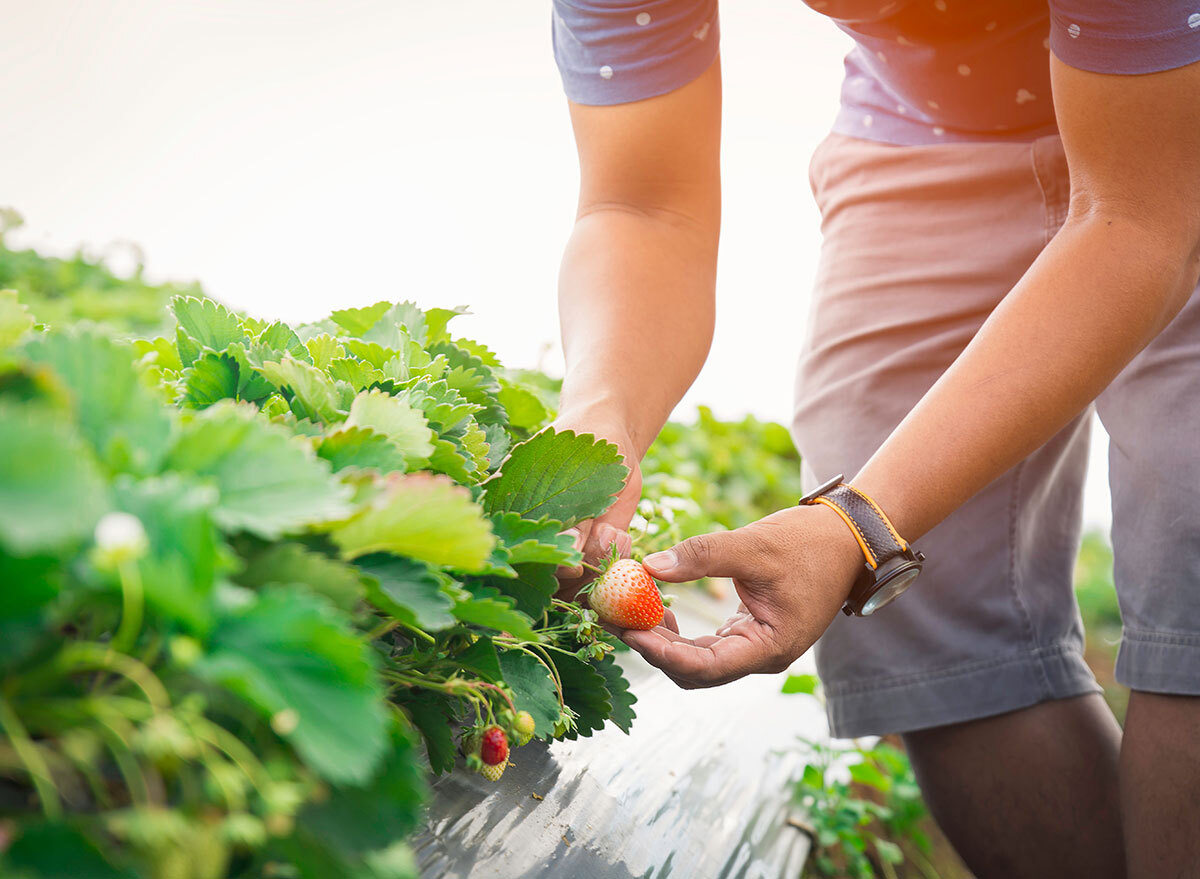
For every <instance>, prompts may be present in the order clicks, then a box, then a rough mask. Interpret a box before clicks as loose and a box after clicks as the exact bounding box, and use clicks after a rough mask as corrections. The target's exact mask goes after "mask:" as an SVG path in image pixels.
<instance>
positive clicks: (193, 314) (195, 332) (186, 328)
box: [171, 296, 246, 366]
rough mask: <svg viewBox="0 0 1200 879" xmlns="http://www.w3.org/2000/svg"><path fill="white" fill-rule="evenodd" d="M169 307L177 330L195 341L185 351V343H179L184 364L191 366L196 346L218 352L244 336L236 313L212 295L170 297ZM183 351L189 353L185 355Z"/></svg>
mask: <svg viewBox="0 0 1200 879" xmlns="http://www.w3.org/2000/svg"><path fill="white" fill-rule="evenodd" d="M171 311H173V312H174V313H175V320H176V322H177V323H178V328H179V330H180V331H181V332H182V333H184V334H185V335H186V336H187V338H188V339H190V340H191V341H192V342H193V343H195V344H194V345H191V346H187V347H188V351H187V352H185V351H184V347H185V346H184V345H182V344H181V345H180V351H179V355H180V359H181V360H182V362H183V365H184V366H191V365H192V360H194V359H195V358H196V357H197V356H199V351H198V350H196V349H197V347H198V348H200V349H203V348H209V349H211V350H213V351H217V352H220V351H224V350H225V349H226V348H227V347H228V346H229V345H231V344H232V343H234V342H244V341H245V339H246V333H245V331H244V330H243V329H242V322H241V321H240V320H238V318H237V315H235V314H233V313H232V312H231V311H229V310H228V309H227V308H225V306H223V305H220V304H218V303H216V302H213V301H212V300H211V299H197V298H196V297H194V296H176V297H175V298H174V299H172V300H171ZM185 353H187V354H191V356H190V357H187V356H184V355H185Z"/></svg>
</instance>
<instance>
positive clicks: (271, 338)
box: [254, 320, 308, 360]
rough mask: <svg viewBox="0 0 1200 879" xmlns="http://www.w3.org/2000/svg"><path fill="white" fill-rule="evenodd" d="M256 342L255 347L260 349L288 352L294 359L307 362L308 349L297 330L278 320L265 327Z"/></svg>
mask: <svg viewBox="0 0 1200 879" xmlns="http://www.w3.org/2000/svg"><path fill="white" fill-rule="evenodd" d="M254 341H255V345H256V346H257V347H259V348H263V349H269V350H271V351H279V352H280V353H282V352H284V351H287V352H289V353H290V354H291V355H292V356H293V357H296V358H299V359H300V360H305V359H307V357H308V349H307V348H306V347H305V346H304V343H303V342H301V341H300V337H299V336H297V335H296V332H295V330H293V329H292V328H291V327H289V326H288V325H287V324H285V323H284V322H283V321H278V320H277V321H275V322H274V323H272V324H270V325H268V326H267V327H265V328H264V329H263V331H262V332H261V333H259V334H258V338H257V339H255V340H254ZM273 359H274V358H273Z"/></svg>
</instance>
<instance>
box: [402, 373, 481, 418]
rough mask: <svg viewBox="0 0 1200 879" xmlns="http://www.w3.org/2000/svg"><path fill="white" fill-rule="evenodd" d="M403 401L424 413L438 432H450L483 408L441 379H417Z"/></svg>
mask: <svg viewBox="0 0 1200 879" xmlns="http://www.w3.org/2000/svg"><path fill="white" fill-rule="evenodd" d="M404 399H405V400H407V401H408V403H409V404H411V405H412V406H413V407H415V408H417V409H420V410H421V411H422V412H424V413H425V418H426V419H427V420H428V421H429V423H430V424H431V425H433V426H434V427H436V428H437V429H438V430H439V431H446V430H450V429H451V428H454V427H456V426H457V425H458V424H459V423H460V422H462V421H465V420H466V419H467V418H469V417H471V416H472V415H474V414H475V413H476V412H478V411H479V410H480V409H482V408H483V407H482V406H480V405H479V404H477V403H472V402H471V401H470V400H468V399H467V398H466V397H464V396H462V395H461V394H460V393H459V392H458V391H456V390H454V389H453V388H452V387H450V385H448V384H446V382H445V381H444V380H442V379H438V380H436V381H430V380H429V379H425V378H423V379H419V380H418V381H416V382H414V383H413V384H412V385H410V386H409V387H408V388H407V389H406V390H405V392H404Z"/></svg>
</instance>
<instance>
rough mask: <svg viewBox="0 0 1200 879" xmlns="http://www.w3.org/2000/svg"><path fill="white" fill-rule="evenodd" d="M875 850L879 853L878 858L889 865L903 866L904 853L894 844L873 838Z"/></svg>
mask: <svg viewBox="0 0 1200 879" xmlns="http://www.w3.org/2000/svg"><path fill="white" fill-rule="evenodd" d="M875 850H876V851H877V852H879V857H880V859H882V860H883V861H885V862H887V863H889V864H903V863H904V851H903V849H901V848H900V846H898V845H896V843H894V842H888V841H887V840H886V839H880V838H879V837H878V836H877V837H875Z"/></svg>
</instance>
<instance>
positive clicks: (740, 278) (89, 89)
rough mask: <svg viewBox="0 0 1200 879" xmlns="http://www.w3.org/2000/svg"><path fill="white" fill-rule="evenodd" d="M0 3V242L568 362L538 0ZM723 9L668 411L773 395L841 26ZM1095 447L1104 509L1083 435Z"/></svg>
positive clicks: (723, 409)
mask: <svg viewBox="0 0 1200 879" xmlns="http://www.w3.org/2000/svg"><path fill="white" fill-rule="evenodd" d="M0 21H3V27H2V28H0V65H2V68H0V69H2V70H3V72H4V78H5V87H4V88H3V89H0V204H8V205H11V206H13V207H15V208H17V209H18V210H19V211H21V213H23V214H24V216H25V218H26V221H27V228H26V229H25V230H23V232H22V233H21V234H20V235H19V236H14V238H13V240H14V242H17V243H22V244H33V245H36V246H38V247H40V248H43V249H45V250H47V251H52V252H66V251H69V250H71V249H73V248H74V247H75V246H76V245H78V244H81V243H82V244H85V245H87V246H88V247H89V249H91V250H93V251H95V252H99V251H102V250H104V249H106V248H110V247H111V246H112V245H113V244H114V242H120V241H131V242H136V243H137V245H139V246H140V247H141V248H143V249H144V252H145V253H146V255H147V267H148V271H149V274H150V275H152V276H153V277H155V278H174V279H193V278H196V279H199V280H200V281H201V282H202V283H203V284H204V286H205V288H206V290H207V292H208V293H209V294H210V295H213V296H215V297H217V298H219V299H221V300H223V301H224V302H226V303H229V304H231V305H233V306H235V307H237V308H241V309H245V310H247V311H249V312H251V313H253V314H256V315H260V316H272V317H282V318H284V319H291V320H303V319H312V318H317V317H320V316H322V315H323V314H325V313H326V312H328V311H329V310H331V309H332V308H336V307H345V306H348V305H362V304H368V303H371V302H374V301H376V300H378V299H384V298H387V299H401V298H411V299H414V300H416V301H417V302H418V303H419V304H421V305H423V306H433V305H457V304H460V303H465V304H469V305H470V306H471V307H472V310H473V312H474V314H473V315H471V316H468V317H464V318H460V319H459V322H458V323H456V324H455V327H456V329H457V331H458V332H460V333H462V334H464V335H468V336H473V337H475V338H478V339H479V340H480V341H483V342H485V343H486V344H488V345H489V346H490V347H492V348H493V349H494V350H496V351H497V352H498V353H499V355H500V356H501V358H502V359H503V360H504V361H505V363H506V364H508V365H512V366H541V367H543V368H545V369H547V370H548V371H550V372H560V371H561V357H560V354H559V348H558V331H557V322H556V316H555V304H554V297H555V292H554V291H555V278H556V274H557V270H558V259H559V254H560V252H561V249H562V245H563V243H564V241H565V239H566V236H567V234H568V232H569V229H570V223H571V218H572V215H573V210H574V201H575V190H576V185H577V170H576V167H575V155H574V147H573V145H572V141H571V136H570V130H569V126H568V122H567V117H566V110H565V104H564V99H563V97H562V94H561V89H560V85H559V82H558V77H557V72H556V71H555V68H554V64H553V60H552V58H551V55H550V42H549V37H550V18H549V4H548V2H547V0H390V2H384V0H359V2H349V0H343V2H338V3H332V2H316V0H288V2H284V0H203V2H201V0H172V2H169V3H168V2H163V0H119V2H118V0H88V2H67V0H39V2H37V3H28V2H18V0H0ZM722 30H723V42H722V67H723V71H724V77H725V134H724V145H723V148H724V183H725V211H724V215H725V220H724V229H723V242H722V252H721V263H720V277H719V284H718V294H719V299H718V302H719V306H718V307H719V312H718V330H717V334H716V340H715V342H714V346H713V350H712V355H711V357H710V359H709V362H708V365H707V366H706V367H705V370H704V372H703V373H702V375H701V376H700V378H699V379H698V380H697V382H696V385H695V386H694V387H693V389H692V391H691V392H690V393H689V395H688V397H687V398H686V399H685V400H684V402H683V403H682V404H681V407H680V409H679V410H678V411H679V415H680V416H681V417H688V414H689V413H690V412H691V411H692V410H693V409H694V405H695V404H696V403H701V402H703V403H707V404H709V405H712V406H713V408H715V409H716V410H717V412H718V413H719V414H721V415H724V416H729V417H734V416H738V415H741V414H743V413H745V412H752V413H754V414H756V415H759V416H760V417H764V418H771V419H774V420H778V421H783V422H785V423H786V422H787V420H788V418H789V415H790V394H791V383H792V369H793V361H794V357H795V350H796V341H797V339H798V338H799V337H800V335H801V334H802V332H803V327H804V320H805V313H806V309H807V303H806V298H807V291H808V288H809V285H810V283H811V280H812V277H813V274H814V269H815V263H816V253H817V247H818V240H819V239H818V221H817V216H816V211H815V208H814V207H813V206H812V204H811V199H810V197H809V193H808V183H807V165H808V157H809V155H810V154H811V152H812V150H813V148H814V147H815V145H816V144H817V142H818V141H819V140H820V139H821V137H822V136H824V133H825V132H826V131H827V130H828V128H829V125H830V123H831V121H832V118H833V114H834V112H835V109H836V103H837V93H838V84H839V81H840V75H841V57H842V55H843V54H844V53H845V51H846V50H847V48H848V41H847V40H846V38H845V37H844V36H843V35H842V34H840V33H839V32H838V31H837V30H836V28H834V27H833V26H832V24H830V23H829V22H828V21H826V20H824V19H823V18H822V17H821V16H819V15H817V14H816V13H813V12H811V11H810V10H808V9H807V8H806V7H804V6H803V5H802V4H801V3H800V2H799V0H734V2H727V3H725V4H724V7H723V8H722ZM117 262H120V258H119V255H118V257H117ZM670 332H671V327H669V326H665V327H662V333H663V334H668V333H670ZM1092 463H1093V466H1092V471H1091V474H1090V477H1089V486H1088V498H1087V503H1086V509H1087V513H1086V515H1087V518H1088V521H1089V522H1090V523H1092V524H1097V525H1102V524H1104V523H1106V522H1107V520H1108V499H1107V491H1106V487H1105V484H1104V476H1103V442H1102V437H1099V441H1098V442H1097V443H1096V448H1094V449H1093V462H1092Z"/></svg>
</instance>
